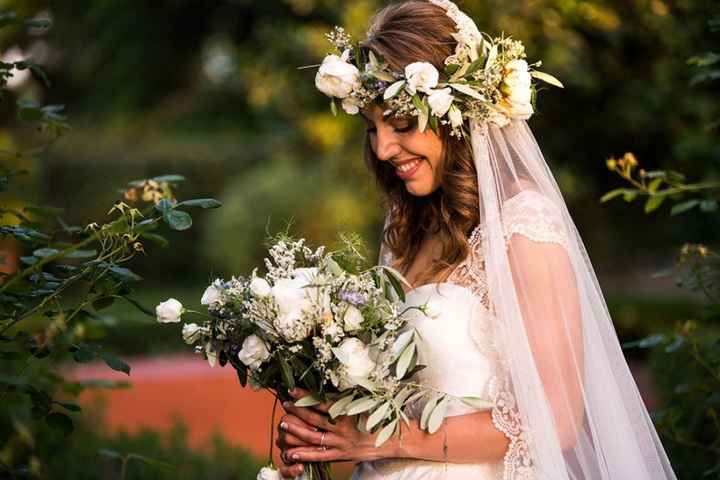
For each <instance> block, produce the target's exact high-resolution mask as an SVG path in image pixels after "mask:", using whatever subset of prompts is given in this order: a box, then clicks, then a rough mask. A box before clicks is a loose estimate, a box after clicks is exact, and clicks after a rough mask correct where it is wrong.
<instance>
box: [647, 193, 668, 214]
mask: <svg viewBox="0 0 720 480" xmlns="http://www.w3.org/2000/svg"><path fill="white" fill-rule="evenodd" d="M665 198H667V197H666V196H665V195H653V196H651V197H650V198H648V199H647V202H645V213H650V212H652V211H654V210H656V209H657V208H658V207H659V206H660V205H662V203H663V202H664V201H665Z"/></svg>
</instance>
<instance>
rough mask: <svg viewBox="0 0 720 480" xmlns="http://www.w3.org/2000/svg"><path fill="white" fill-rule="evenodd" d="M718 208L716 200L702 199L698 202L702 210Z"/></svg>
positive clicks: (709, 210) (711, 210)
mask: <svg viewBox="0 0 720 480" xmlns="http://www.w3.org/2000/svg"><path fill="white" fill-rule="evenodd" d="M717 208H718V202H717V200H713V199H710V200H703V201H702V202H700V210H702V211H703V212H714V211H715V210H717Z"/></svg>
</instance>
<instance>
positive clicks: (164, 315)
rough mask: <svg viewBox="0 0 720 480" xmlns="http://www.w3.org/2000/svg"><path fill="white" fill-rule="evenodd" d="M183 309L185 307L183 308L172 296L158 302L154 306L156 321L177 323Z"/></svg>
mask: <svg viewBox="0 0 720 480" xmlns="http://www.w3.org/2000/svg"><path fill="white" fill-rule="evenodd" d="M184 311H185V308H183V305H182V303H180V302H179V301H177V300H175V299H174V298H169V299H167V300H165V301H164V302H160V303H159V304H158V306H157V307H155V315H156V316H157V321H158V322H160V323H177V322H179V321H180V317H181V316H182V314H183V312H184Z"/></svg>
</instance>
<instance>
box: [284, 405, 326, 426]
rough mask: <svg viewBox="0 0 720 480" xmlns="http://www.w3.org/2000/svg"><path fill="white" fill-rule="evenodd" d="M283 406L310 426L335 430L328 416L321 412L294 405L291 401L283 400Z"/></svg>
mask: <svg viewBox="0 0 720 480" xmlns="http://www.w3.org/2000/svg"><path fill="white" fill-rule="evenodd" d="M283 408H284V409H285V411H286V412H288V413H291V414H293V415H295V416H296V417H299V418H300V419H301V420H303V421H304V422H305V423H308V424H310V425H311V426H314V427H318V428H322V429H323V430H331V431H332V430H335V425H334V424H332V423H330V417H328V416H327V415H325V414H323V413H318V412H316V411H314V410H312V409H310V408H306V407H296V406H295V405H293V403H292V402H284V403H283Z"/></svg>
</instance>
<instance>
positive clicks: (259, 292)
mask: <svg viewBox="0 0 720 480" xmlns="http://www.w3.org/2000/svg"><path fill="white" fill-rule="evenodd" d="M271 290H272V287H271V286H270V284H269V283H268V281H267V280H265V279H264V278H261V277H254V278H253V279H252V280H251V281H250V291H251V292H252V293H253V295H255V296H258V297H267V296H268V295H270V292H271Z"/></svg>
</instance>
